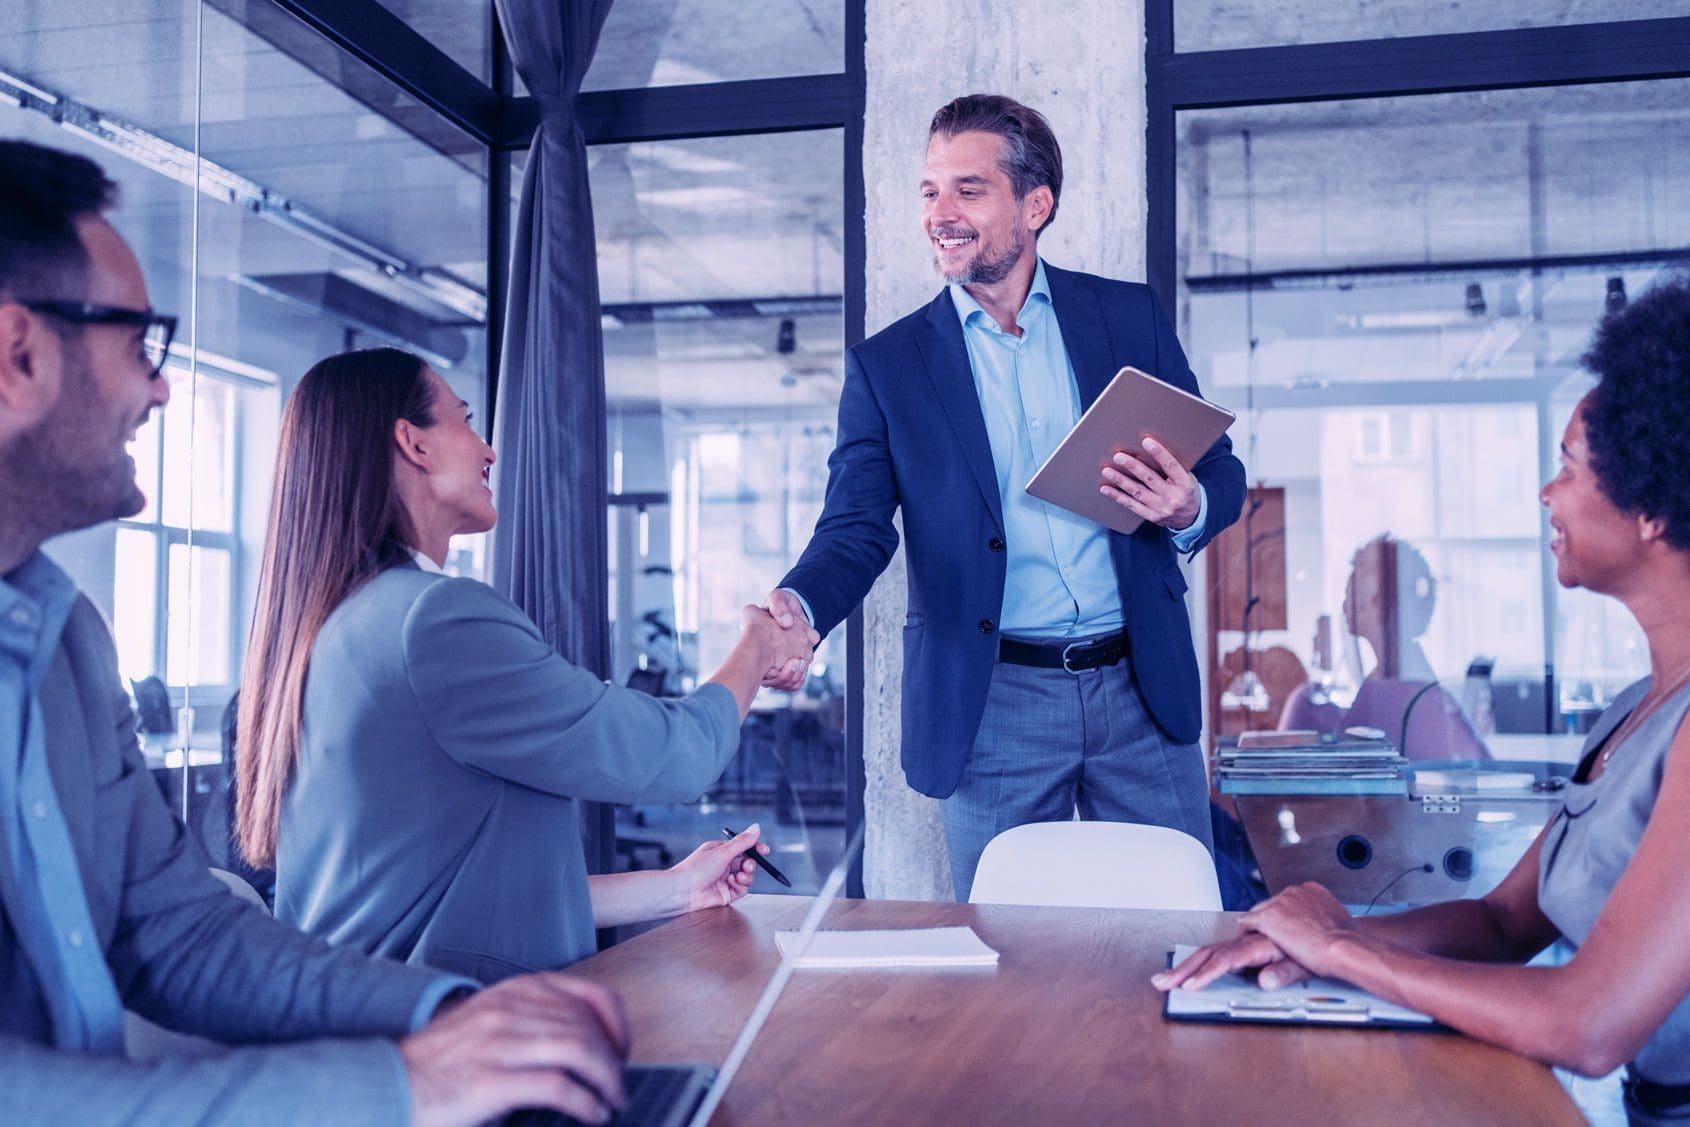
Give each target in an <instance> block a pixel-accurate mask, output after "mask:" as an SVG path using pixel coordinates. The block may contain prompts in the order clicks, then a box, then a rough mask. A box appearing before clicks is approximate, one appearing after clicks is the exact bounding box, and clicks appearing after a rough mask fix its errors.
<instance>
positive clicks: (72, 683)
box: [0, 598, 455, 1125]
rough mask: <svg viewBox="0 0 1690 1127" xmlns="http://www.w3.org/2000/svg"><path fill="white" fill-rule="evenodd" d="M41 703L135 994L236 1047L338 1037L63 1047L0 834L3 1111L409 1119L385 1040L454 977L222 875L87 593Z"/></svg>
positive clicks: (128, 994)
mask: <svg viewBox="0 0 1690 1127" xmlns="http://www.w3.org/2000/svg"><path fill="white" fill-rule="evenodd" d="M41 702H42V708H43V712H44V714H45V731H46V736H47V754H48V756H49V760H50V764H51V771H52V776H53V783H54V787H55V789H56V790H57V792H58V796H59V804H60V806H61V807H62V808H63V810H64V816H65V820H66V822H67V823H68V824H69V828H70V835H71V839H72V841H73V842H74V843H75V847H76V856H77V863H78V867H79V868H80V869H81V873H82V882H83V885H84V887H85V889H86V890H87V895H88V905H89V909H90V914H91V916H92V918H93V922H94V927H95V930H96V932H97V933H98V937H99V942H100V944H101V947H102V949H103V950H104V951H105V955H106V962H107V964H108V965H109V967H110V968H111V972H112V976H113V979H114V980H115V982H116V984H117V990H118V994H119V995H120V996H121V997H122V998H123V1002H124V1005H126V1006H127V1007H129V1008H130V1009H132V1010H135V1011H136V1012H138V1013H140V1014H141V1015H142V1016H144V1017H147V1018H149V1019H151V1020H153V1021H155V1022H158V1023H159V1024H160V1025H164V1026H166V1027H168V1028H171V1029H176V1030H179V1031H182V1032H186V1033H194V1034H198V1035H201V1036H205V1037H210V1038H214V1039H216V1040H219V1041H223V1042H225V1043H228V1044H237V1045H239V1044H253V1043H262V1042H292V1041H301V1040H302V1039H305V1038H324V1037H327V1038H338V1040H329V1041H313V1042H310V1043H302V1044H286V1045H277V1046H275V1047H268V1048H241V1049H234V1050H231V1051H229V1052H228V1053H225V1054H221V1055H217V1056H212V1057H207V1058H203V1059H194V1060H164V1061H159V1062H156V1063H153V1064H147V1065H142V1064H134V1063H130V1062H128V1061H124V1060H120V1059H113V1058H104V1057H93V1056H85V1055H81V1054H74V1053H68V1052H61V1051H58V1050H56V1049H54V1048H51V1047H50V1046H51V1045H52V1043H53V1034H52V1029H51V1027H50V1025H49V1024H48V1021H47V1016H46V1011H45V1009H44V1007H43V1006H42V1005H41V989H42V988H41V976H40V975H39V974H38V973H37V971H36V969H35V967H34V966H33V965H32V964H31V961H30V957H29V955H28V954H27V953H26V952H25V951H24V950H23V949H22V946H21V945H20V944H19V942H18V937H17V935H16V933H15V932H14V931H13V929H12V924H11V917H10V916H9V913H11V912H13V911H15V910H16V908H15V906H16V905H17V904H18V902H19V901H18V890H17V870H16V862H15V859H14V858H12V857H10V856H9V855H7V852H6V845H5V837H4V835H0V1123H116V1122H122V1123H161V1124H162V1123H168V1124H191V1123H207V1122H227V1121H237V1120H238V1121H239V1122H241V1123H251V1124H277V1125H281V1124H292V1123H303V1122H313V1121H321V1120H322V1119H323V1117H324V1116H325V1115H329V1116H332V1118H333V1119H334V1121H335V1122H337V1123H403V1122H404V1121H405V1120H406V1118H407V1116H408V1114H409V1112H408V1107H409V1101H410V1091H409V1087H408V1085H407V1082H406V1079H405V1073H404V1068H403V1065H402V1062H401V1061H400V1058H399V1053H398V1051H397V1049H396V1048H395V1046H394V1045H393V1043H392V1042H391V1041H390V1040H380V1039H378V1038H388V1037H393V1036H397V1035H401V1034H404V1033H407V1032H409V1031H410V1030H411V1029H412V1027H413V1026H414V1025H415V1024H418V1023H419V1022H420V1021H421V1020H423V1019H425V1018H426V1016H427V1015H428V1013H430V1012H431V1011H432V1009H433V1006H434V1004H435V1003H436V1002H437V1001H438V999H439V997H440V996H441V995H442V994H444V993H445V992H446V990H448V989H450V987H451V986H453V985H455V983H454V981H453V980H452V979H449V978H445V977H444V976H441V975H437V974H427V973H423V972H420V971H418V970H416V969H415V968H412V967H406V966H400V965H398V964H396V963H392V962H387V961H383V960H370V959H366V958H364V957H363V956H361V955H358V954H356V953H354V952H350V951H335V950H332V949H331V948H329V947H328V946H327V945H326V944H324V943H322V942H320V941H315V940H311V939H307V938H306V937H305V936H303V935H300V934H299V933H298V932H296V931H294V930H292V929H291V928H288V927H286V926H284V925H282V924H280V923H277V922H276V921H275V920H272V919H270V918H269V917H268V916H267V915H265V913H264V912H263V911H261V910H260V909H258V908H255V907H253V906H252V905H249V904H246V903H244V902H242V901H240V900H237V899H236V898H235V897H234V896H232V895H230V894H229V892H228V890H227V889H225V888H224V887H223V885H222V884H221V883H219V882H218V881H217V880H215V879H214V878H212V876H211V875H210V873H209V872H208V871H207V860H206V858H205V856H204V854H202V853H201V852H200V851H199V849H198V847H197V846H195V845H193V844H191V843H190V841H189V839H188V837H187V835H186V834H185V833H184V831H183V830H182V827H181V825H180V824H179V823H177V822H176V821H175V820H174V819H173V818H172V817H171V815H170V811H169V810H168V809H167V808H166V806H165V803H164V800H163V799H162V797H161V796H160V795H159V791H158V788H157V786H156V785H155V784H154V783H153V780H152V777H151V776H150V775H149V774H148V773H147V768H146V764H145V762H144V761H143V760H142V758H141V754H140V750H139V748H138V746H137V744H136V739H135V727H134V718H133V714H132V713H131V711H130V708H129V702H128V699H127V698H126V697H125V696H124V693H123V690H122V688H121V684H120V682H119V680H118V673H117V655H116V653H115V651H114V650H113V648H112V642H111V636H110V634H108V633H107V631H106V627H105V623H104V622H103V621H101V619H100V616H99V612H98V611H96V610H95V609H94V607H93V605H92V604H90V603H89V602H88V601H87V600H86V599H83V598H79V599H78V601H77V604H76V607H75V609H73V610H72V612H71V615H70V619H69V621H68V622H67V623H66V626H65V630H64V635H63V637H62V639H61V641H60V644H59V649H58V651H57V652H56V653H55V655H54V657H53V660H52V664H51V666H50V667H49V670H48V673H47V676H46V679H45V681H44V682H43V685H42V690H41ZM330 1109H332V1110H330Z"/></svg>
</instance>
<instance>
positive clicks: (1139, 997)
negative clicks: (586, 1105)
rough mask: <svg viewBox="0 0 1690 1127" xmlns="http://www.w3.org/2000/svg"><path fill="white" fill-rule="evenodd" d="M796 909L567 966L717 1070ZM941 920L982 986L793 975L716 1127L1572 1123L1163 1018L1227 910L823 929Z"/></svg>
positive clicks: (1488, 1075)
mask: <svg viewBox="0 0 1690 1127" xmlns="http://www.w3.org/2000/svg"><path fill="white" fill-rule="evenodd" d="M809 904H810V900H809V899H808V898H804V897H788V896H751V897H748V898H747V899H745V900H744V901H742V902H741V903H740V904H739V905H738V906H736V907H733V908H720V909H712V910H709V911H704V912H694V913H692V914H690V915H687V916H682V917H680V918H679V919H676V920H674V921H672V922H670V923H667V924H664V925H663V926H662V927H659V928H657V929H656V930H654V931H651V932H648V933H646V934H644V935H641V936H639V937H638V938H636V939H633V940H630V941H629V942H627V943H624V944H622V945H620V946H617V947H614V948H612V949H610V950H609V951H606V952H604V953H603V954H601V955H597V956H595V957H594V958H591V959H588V960H586V961H585V962H582V963H578V964H576V965H575V966H574V967H573V968H571V969H572V970H573V971H575V972H576V973H579V974H581V975H583V976H585V977H588V978H592V979H595V980H597V981H600V982H603V983H605V984H607V985H610V986H614V987H615V988H616V989H617V990H619V991H621V993H622V996H623V998H624V1000H625V1001H626V1002H627V1005H628V1012H629V1015H630V1017H631V1019H632V1021H633V1028H634V1056H635V1058H636V1059H637V1060H640V1061H650V1062H661V1061H694V1060H696V1061H707V1062H710V1063H713V1064H718V1065H719V1064H720V1063H721V1062H722V1059H723V1057H724V1056H725V1055H726V1054H727V1051H728V1047H729V1045H731V1044H732V1042H733V1039H734V1036H735V1035H736V1034H737V1033H738V1031H739V1027H740V1024H741V1023H742V1022H743V1021H744V1020H745V1017H746V1015H747V1014H748V1013H750V1011H751V1007H752V1005H753V1004H754V1003H755V1002H756V999H757V995H758V993H759V992H760V991H761V990H762V988H763V985H764V983H765V982H767V980H768V978H769V976H770V974H772V973H773V971H774V968H775V964H776V962H777V956H776V952H775V944H774V938H773V936H774V932H775V931H776V930H777V929H783V928H796V927H797V926H798V924H799V922H800V920H801V919H802V918H803V915H804V913H805V911H806V910H807V909H808V907H809ZM957 924H964V925H969V926H972V927H973V928H974V929H975V930H976V931H977V932H978V933H979V934H980V937H981V938H982V939H984V940H985V941H986V942H987V943H989V944H990V945H991V946H993V947H995V948H997V949H998V951H999V952H1001V955H1002V958H1001V962H1000V964H999V966H998V968H997V969H996V970H995V971H986V970H947V971H943V972H934V971H911V970H904V971H886V972H875V971H861V970H852V971H816V970H800V971H798V972H797V973H796V974H795V975H794V976H793V978H792V981H791V982H790V983H788V985H787V988H786V992H785V993H784V994H783V995H782V997H781V999H780V1002H779V1004H778V1005H777V1006H776V1007H775V1010H774V1013H773V1015H772V1016H771V1017H770V1019H769V1022H768V1024H767V1025H766V1026H765V1027H764V1028H763V1032H762V1035H761V1036H760V1037H759V1038H758V1039H757V1042H756V1044H755V1045H754V1046H753V1047H752V1050H751V1054H750V1056H749V1057H748V1058H747V1060H746V1062H745V1066H744V1068H743V1069H742V1070H741V1072H740V1074H739V1076H738V1078H737V1079H736V1080H735V1082H734V1084H733V1086H732V1087H730V1088H729V1090H728V1094H727V1099H726V1101H725V1103H724V1104H723V1106H722V1109H721V1110H720V1111H718V1112H717V1114H716V1117H715V1119H714V1120H713V1121H712V1122H713V1123H714V1124H717V1125H729V1124H731V1125H734V1127H754V1125H761V1124H768V1125H777V1124H778V1125H782V1127H785V1125H789V1124H806V1125H817V1127H820V1125H826V1124H853V1125H858V1124H893V1123H931V1124H969V1125H971V1127H972V1125H976V1124H1016V1125H1017V1127H1024V1125H1026V1124H1102V1123H1125V1122H1143V1123H1158V1124H1160V1123H1170V1124H1179V1123H1201V1124H1210V1123H1240V1122H1261V1123H1279V1122H1306V1123H1320V1124H1342V1123H1357V1124H1360V1123H1366V1124H1374V1123H1380V1122H1386V1123H1391V1124H1402V1123H1428V1124H1431V1123H1436V1124H1452V1123H1485V1124H1507V1123H1520V1124H1525V1123H1531V1124H1569V1125H1573V1124H1580V1123H1582V1122H1583V1119H1582V1118H1581V1117H1580V1115H1579V1114H1578V1112H1577V1110H1576V1109H1575V1108H1574V1106H1573V1104H1572V1102H1571V1101H1570V1100H1569V1099H1568V1098H1567V1096H1566V1094H1565V1093H1564V1092H1563V1090H1562V1088H1561V1086H1560V1085H1559V1084H1558V1083H1557V1082H1556V1081H1555V1079H1554V1077H1553V1075H1552V1074H1551V1073H1550V1071H1549V1070H1548V1069H1547V1068H1545V1067H1543V1066H1542V1065H1538V1064H1535V1063H1533V1062H1531V1061H1529V1060H1526V1059H1525V1058H1523V1057H1520V1056H1516V1055H1515V1054H1513V1053H1509V1052H1505V1051H1503V1050H1501V1049H1496V1048H1493V1047H1491V1046H1489V1045H1484V1044H1481V1043H1479V1042H1477V1041H1472V1040H1469V1039H1467V1038H1465V1037H1460V1036H1456V1035H1452V1034H1438V1033H1423V1032H1422V1033H1407V1032H1401V1033H1399V1032H1391V1031H1386V1030H1354V1029H1330V1028H1298V1029H1291V1028H1260V1027H1257V1028H1228V1027H1223V1026H1201V1025H1186V1024H1175V1023H1170V1022H1166V1021H1164V1020H1163V1019H1162V1016H1161V996H1160V995H1159V994H1157V992H1156V991H1155V990H1154V988H1152V987H1151V985H1150V982H1149V979H1150V975H1151V974H1152V973H1153V972H1155V971H1156V970H1158V969H1160V968H1161V967H1162V966H1163V965H1164V964H1165V961H1166V952H1167V950H1168V949H1169V948H1170V947H1171V946H1172V945H1173V944H1175V943H1193V944H1201V943H1205V942H1209V941H1210V940H1212V939H1216V938H1220V937H1223V936H1226V935H1230V934H1232V933H1233V932H1234V931H1235V930H1236V925H1235V924H1234V923H1233V917H1231V916H1228V915H1225V914H1220V913H1208V912H1123V911H1107V910H1090V909H1072V908H1024V907H1009V906H997V905H971V904H929V903H912V902H904V901H889V900H883V901H876V900H846V901H840V902H839V903H838V904H836V905H835V906H834V907H833V908H832V910H830V911H829V913H828V916H827V919H826V920H825V921H824V923H823V926H824V927H834V928H885V927H939V926H950V925H957Z"/></svg>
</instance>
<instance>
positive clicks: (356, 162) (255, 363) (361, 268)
mask: <svg viewBox="0 0 1690 1127" xmlns="http://www.w3.org/2000/svg"><path fill="white" fill-rule="evenodd" d="M223 8H231V10H233V11H235V12H236V13H237V14H238V13H239V12H240V11H241V10H242V9H240V8H234V7H232V6H229V5H219V4H215V3H205V4H200V3H194V2H191V0H153V2H150V3H147V4H143V5H128V6H124V7H123V10H122V11H120V10H119V9H117V8H110V7H108V6H101V5H93V4H56V5H29V6H26V8H25V9H24V10H23V11H22V12H20V20H21V24H20V23H19V22H18V21H14V24H13V26H12V27H11V28H10V29H9V34H8V35H7V36H6V37H5V40H4V42H0V102H4V103H5V104H4V105H0V133H3V134H4V135H6V136H9V137H21V138H24V139H27V140H32V141H36V142H38V143H40V144H45V145H53V146H57V147H60V148H65V149H70V150H72V151H75V152H79V153H82V154H84V155H86V156H88V157H90V158H91V159H93V160H95V161H97V162H98V163H99V164H100V165H101V166H102V167H104V168H105V170H106V172H107V174H108V175H109V176H110V177H112V178H113V179H114V180H116V181H117V182H118V184H119V186H120V193H121V195H120V203H119V206H118V208H117V210H116V211H115V212H113V213H112V216H111V218H112V220H113V222H114V223H115V225H116V226H117V228H118V229H119V230H120V231H121V232H122V233H123V235H124V236H125V238H126V239H128V241H129V242H130V244H131V246H133V247H134V248H135V251H136V253H137V256H138V257H139V258H140V260H141V265H142V269H143V271H144V272H145V274H146V278H147V283H148V286H149V289H150V292H151V295H152V300H153V304H154V306H155V307H156V308H158V309H161V310H163V311H166V312H170V313H175V314H177V315H178V316H179V317H180V319H181V326H180V328H179V330H178V332H177V334H176V339H175V343H174V345H173V346H172V349H171V355H170V358H169V361H168V363H167V365H166V368H165V376H166V378H167V379H169V381H170V384H171V400H170V404H169V406H168V407H167V408H166V409H165V410H164V411H163V412H162V413H160V414H158V415H156V416H155V417H154V419H153V421H152V422H150V423H149V424H148V425H147V426H145V427H143V428H142V429H141V431H140V432H139V434H138V435H137V437H136V439H135V442H134V444H133V445H132V447H131V451H132V454H133V456H134V458H135V462H136V465H137V470H138V476H139V478H140V480H141V484H142V488H143V490H144V492H145V493H146V496H147V499H148V501H147V506H146V508H145V509H144V510H143V511H142V512H140V513H139V514H137V515H136V516H135V517H133V518H130V519H127V520H122V521H117V522H113V523H111V524H108V525H104V526H101V527H98V528H94V529H89V530H86V531H84V532H81V533H77V534H74V535H71V536H67V537H64V538H61V539H60V540H58V541H55V542H53V543H52V544H50V545H49V547H48V550H49V552H50V553H52V554H53V555H54V556H55V558H57V559H58V560H59V561H60V562H61V563H62V564H63V565H64V566H65V567H66V568H67V570H69V571H70V573H71V575H72V576H73V578H75V579H76V581H77V583H78V584H79V585H80V586H81V587H82V589H83V590H84V591H86V592H87V593H88V594H89V596H90V597H91V598H92V599H93V600H94V602H95V603H96V604H97V605H98V606H99V607H100V608H101V610H102V611H103V612H104V613H105V614H106V615H107V617H108V618H109V619H110V621H111V623H112V626H113V633H114V635H115V638H116V641H117V648H118V655H119V663H120V672H121V674H122V676H123V677H124V679H125V680H126V681H127V682H128V684H129V685H130V686H131V687H132V690H133V692H134V695H135V697H136V700H137V703H138V705H139V717H140V721H141V727H142V729H143V743H144V747H145V750H146V753H147V760H148V763H149V765H151V766H152V767H153V768H154V773H155V776H156V777H157V779H158V781H159V783H160V785H161V786H162V787H163V788H164V789H165V791H166V793H167V795H168V796H169V797H170V798H171V800H172V803H173V805H174V806H175V808H176V809H177V811H178V813H179V814H181V815H182V816H183V817H184V818H185V820H186V821H187V822H188V824H189V826H190V828H191V829H193V831H194V832H195V834H196V836H197V837H198V838H199V840H200V841H201V843H202V844H203V845H204V846H205V847H206V849H207V851H208V853H210V855H211V857H212V858H213V860H214V861H215V862H217V863H218V864H228V863H229V854H228V814H227V778H228V771H227V766H228V765H227V764H226V763H225V762H223V758H224V752H225V750H226V749H227V748H228V746H229V744H228V741H226V740H225V739H224V737H223V727H224V723H225V720H226V719H228V718H229V716H228V712H229V709H230V707H231V702H232V698H233V695H234V692H235V689H236V687H237V686H238V684H239V681H240V668H241V660H242V656H243V651H244V647H245V641H246V633H247V629H248V626H249V624H250V620H251V615H252V598H253V595H254V591H255V587H256V581H257V569H258V563H259V559H260V551H261V548H262V545H263V537H264V524H265V518H266V514H267V509H268V505H269V494H270V482H271V478H272V475H273V471H274V459H275V452H276V436H277V429H278V423H279V420H280V413H281V406H282V403H283V402H284V401H285V399H286V397H287V393H288V391H289V390H290V389H291V388H292V386H293V384H294V383H295V382H296V381H297V380H298V379H299V377H300V376H301V375H302V374H303V373H304V371H305V369H306V368H307V367H308V366H309V365H310V364H312V363H313V362H315V361H316V360H317V359H319V358H321V357H323V356H326V355H329V354H331V353H334V352H338V351H341V350H344V349H347V348H363V347H374V346H377V345H393V346H397V347H400V348H405V349H409V350H411V351H414V352H417V353H420V354H421V355H423V356H425V357H426V358H427V359H428V361H429V363H430V364H431V365H433V366H434V367H435V368H436V369H437V370H438V371H440V373H441V374H442V375H444V376H445V377H446V378H447V380H448V381H449V382H450V383H451V384H452V385H453V387H454V388H456V389H457V390H458V393H459V394H460V395H462V396H463V397H464V398H465V399H467V400H469V401H470V402H471V403H472V404H473V405H474V406H475V409H476V410H478V411H479V410H481V405H482V403H483V401H484V398H485V384H486V372H485V362H484V359H485V355H486V347H485V328H484V324H485V320H486V308H485V307H486V295H485V292H484V290H485V285H486V276H487V269H486V233H485V232H486V225H487V223H486V219H487V205H486V189H485V179H486V163H487V156H486V150H485V148H484V147H477V146H473V145H470V144H468V139H467V138H462V137H459V138H458V139H457V142H454V143H449V144H445V145H442V144H441V143H440V136H441V135H442V134H441V133H440V132H436V133H435V135H434V137H433V138H432V139H431V140H424V139H422V138H421V137H419V136H418V135H417V134H416V133H415V132H413V131H412V130H411V129H409V128H407V127H406V126H405V125H402V124H400V120H401V119H403V118H404V117H405V116H406V114H407V113H409V112H410V111H412V110H414V109H415V107H414V106H410V107H409V108H408V109H406V108H405V103H406V99H405V98H403V97H402V96H401V95H399V94H398V93H397V91H395V90H393V89H392V88H391V87H389V88H387V89H386V90H385V92H384V91H382V90H380V89H375V88H372V87H370V86H369V85H368V84H367V83H366V84H363V85H361V86H360V88H359V92H358V95H357V96H354V95H353V94H351V93H349V92H348V91H347V90H345V89H343V88H341V86H339V85H337V84H336V82H335V81H333V80H332V79H333V77H334V76H335V75H337V74H338V73H339V68H338V67H333V66H329V67H324V66H323V65H322V62H321V60H317V62H316V64H315V65H316V66H317V67H319V68H321V70H323V71H327V72H328V75H327V76H325V74H324V73H320V72H319V70H318V69H313V65H311V63H310V62H308V61H307V60H303V59H301V58H296V57H294V56H293V55H291V54H289V53H288V51H286V50H283V49H282V48H281V47H278V46H276V45H275V44H273V43H271V42H270V41H269V40H267V39H265V38H263V37H262V36H260V35H259V34H258V33H256V32H255V31H253V30H252V29H251V28H249V27H248V26H246V25H245V24H244V23H243V22H241V20H240V19H237V18H235V16H234V15H230V14H225V12H224V10H222V9H223ZM344 62H345V66H346V68H347V69H348V70H350V69H352V64H351V63H350V61H349V60H344ZM402 110H403V111H404V112H401V111H402ZM436 124H437V126H439V127H440V129H442V130H444V131H445V134H446V135H449V134H450V130H449V129H446V127H444V126H443V124H441V123H436ZM455 547H457V548H458V551H457V552H456V553H455V557H454V560H453V563H454V564H456V565H458V566H459V569H460V570H462V569H464V568H466V567H467V568H472V569H473V567H474V566H475V565H476V562H477V561H478V560H479V558H480V554H479V547H478V545H476V544H473V543H465V544H462V545H456V546H455Z"/></svg>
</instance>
